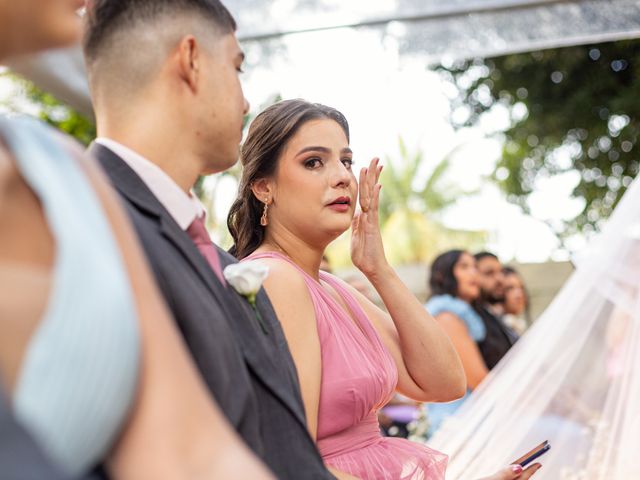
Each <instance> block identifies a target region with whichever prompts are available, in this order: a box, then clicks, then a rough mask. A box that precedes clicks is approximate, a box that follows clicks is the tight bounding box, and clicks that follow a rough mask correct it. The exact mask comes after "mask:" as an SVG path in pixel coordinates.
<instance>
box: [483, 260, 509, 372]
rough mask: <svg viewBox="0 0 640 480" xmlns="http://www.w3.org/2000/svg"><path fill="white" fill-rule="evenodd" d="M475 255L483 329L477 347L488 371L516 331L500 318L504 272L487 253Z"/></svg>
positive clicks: (506, 349)
mask: <svg viewBox="0 0 640 480" xmlns="http://www.w3.org/2000/svg"><path fill="white" fill-rule="evenodd" d="M474 257H475V259H476V266H477V269H478V282H479V285H480V299H479V301H478V302H476V304H475V308H476V311H477V312H478V314H479V315H480V317H481V318H482V321H483V323H484V326H485V330H486V335H485V338H484V339H483V340H481V341H479V342H478V347H479V348H480V352H481V354H482V358H483V359H484V362H485V364H486V365H487V368H489V370H491V369H492V368H493V367H495V366H496V365H497V364H498V362H499V361H500V360H501V359H502V357H504V356H505V354H506V353H507V352H508V351H509V349H510V348H511V347H512V346H513V344H514V343H515V342H516V340H517V339H518V334H517V333H516V332H515V331H513V330H512V329H511V328H509V327H507V326H506V325H505V324H504V323H503V322H502V320H501V316H502V314H503V311H502V303H503V302H504V274H503V273H502V264H501V263H500V260H498V257H497V256H496V255H494V254H493V253H490V252H479V253H477V254H475V255H474Z"/></svg>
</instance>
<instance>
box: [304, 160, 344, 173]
mask: <svg viewBox="0 0 640 480" xmlns="http://www.w3.org/2000/svg"><path fill="white" fill-rule="evenodd" d="M340 162H341V163H342V164H343V165H344V166H345V168H346V169H347V170H351V167H352V166H353V159H352V158H351V157H344V158H341V159H340ZM303 165H304V166H305V168H308V169H310V170H313V169H316V168H320V167H322V166H323V165H324V161H323V160H322V159H321V158H320V157H310V158H307V159H305V160H304V162H303Z"/></svg>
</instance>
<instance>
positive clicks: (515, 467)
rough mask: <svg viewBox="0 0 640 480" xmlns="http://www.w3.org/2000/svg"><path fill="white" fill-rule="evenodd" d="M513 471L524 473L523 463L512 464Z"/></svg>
mask: <svg viewBox="0 0 640 480" xmlns="http://www.w3.org/2000/svg"><path fill="white" fill-rule="evenodd" d="M511 471H512V472H513V473H515V474H517V475H520V474H521V473H522V466H521V465H511Z"/></svg>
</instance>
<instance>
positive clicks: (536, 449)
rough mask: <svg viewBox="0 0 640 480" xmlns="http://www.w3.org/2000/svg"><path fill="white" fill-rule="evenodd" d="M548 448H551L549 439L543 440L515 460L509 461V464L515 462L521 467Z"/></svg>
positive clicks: (545, 451) (514, 463)
mask: <svg viewBox="0 0 640 480" xmlns="http://www.w3.org/2000/svg"><path fill="white" fill-rule="evenodd" d="M550 448H551V445H550V444H549V441H548V440H545V441H544V442H542V443H541V444H540V445H537V446H536V447H534V448H532V449H531V450H529V451H528V452H527V453H525V454H524V455H523V456H521V457H520V458H519V459H517V460H516V461H515V462H511V464H512V465H516V464H517V465H520V466H521V467H522V468H524V467H526V466H527V465H529V464H530V463H531V462H533V461H534V460H535V459H536V458H538V457H540V456H541V455H544V454H545V453H547V452H548V451H549V449H550Z"/></svg>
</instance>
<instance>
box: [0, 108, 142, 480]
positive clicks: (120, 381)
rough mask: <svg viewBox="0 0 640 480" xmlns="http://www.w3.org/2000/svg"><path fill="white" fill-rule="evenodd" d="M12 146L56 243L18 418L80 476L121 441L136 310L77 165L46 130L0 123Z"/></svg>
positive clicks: (133, 380)
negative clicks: (51, 270) (45, 297)
mask: <svg viewBox="0 0 640 480" xmlns="http://www.w3.org/2000/svg"><path fill="white" fill-rule="evenodd" d="M0 137H1V138H2V139H3V140H4V141H5V143H6V145H7V146H8V148H9V150H10V152H11V154H12V156H13V158H14V159H15V162H16V166H17V168H18V170H19V172H20V173H21V175H22V177H23V179H24V180H25V182H26V183H27V184H28V185H29V186H30V187H31V189H32V191H33V192H34V193H35V194H36V195H37V197H38V198H39V200H40V202H41V205H42V208H43V211H44V214H45V216H46V219H47V222H48V225H49V229H50V231H51V233H52V235H53V237H54V239H55V243H56V246H55V249H56V253H55V264H54V267H53V282H52V285H53V286H52V289H51V291H50V293H49V299H48V301H47V306H46V309H45V313H44V314H43V317H42V318H41V320H40V322H39V325H38V327H37V329H36V331H35V332H34V333H33V335H32V337H31V339H30V341H29V344H28V346H27V349H26V351H25V355H24V358H23V362H22V366H21V370H20V372H19V377H18V381H17V384H16V389H15V392H14V395H13V399H12V400H13V408H14V412H15V415H16V417H17V418H18V420H19V421H20V422H21V423H22V425H23V426H24V427H25V428H26V429H27V430H29V431H30V433H31V434H32V436H33V437H34V438H35V439H36V440H37V441H38V443H39V444H40V445H41V446H42V447H43V449H44V450H45V451H46V452H47V453H48V454H49V456H50V457H51V458H52V459H53V460H54V461H56V462H57V463H58V464H59V465H60V467H61V468H63V469H64V470H66V472H67V473H68V474H70V475H72V476H77V475H82V474H84V473H86V472H88V471H90V470H91V469H92V468H93V467H94V466H95V465H96V464H97V463H99V462H100V461H101V460H102V459H103V458H104V457H105V455H106V454H107V452H108V451H109V450H110V448H111V447H112V445H113V443H114V442H115V440H116V438H117V436H118V434H119V433H120V430H121V429H122V426H123V424H124V421H125V419H126V417H127V414H128V412H129V410H130V408H131V406H132V404H133V401H134V396H135V392H136V385H137V379H138V369H139V362H140V358H139V357H140V339H139V333H138V323H137V317H136V310H135V303H134V298H133V294H132V291H131V286H130V284H129V278H128V275H127V273H126V271H125V266H124V263H123V259H122V257H121V255H120V251H119V249H118V247H117V245H116V242H115V239H114V236H113V234H112V232H111V228H110V225H109V223H108V221H107V219H106V216H105V212H104V211H103V209H102V206H101V204H100V202H99V199H98V197H97V196H96V194H95V192H94V191H93V189H92V187H91V185H90V184H89V182H88V179H87V178H86V176H85V175H84V173H83V172H82V170H81V168H80V166H79V165H78V163H77V160H76V159H74V158H71V156H70V155H69V154H67V152H66V151H65V150H63V148H62V147H61V146H60V145H59V143H58V142H57V141H56V140H55V139H54V137H53V133H52V132H51V131H49V129H48V127H46V126H44V125H42V124H40V123H39V122H36V121H35V120H32V119H27V118H12V119H6V118H0Z"/></svg>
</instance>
